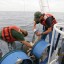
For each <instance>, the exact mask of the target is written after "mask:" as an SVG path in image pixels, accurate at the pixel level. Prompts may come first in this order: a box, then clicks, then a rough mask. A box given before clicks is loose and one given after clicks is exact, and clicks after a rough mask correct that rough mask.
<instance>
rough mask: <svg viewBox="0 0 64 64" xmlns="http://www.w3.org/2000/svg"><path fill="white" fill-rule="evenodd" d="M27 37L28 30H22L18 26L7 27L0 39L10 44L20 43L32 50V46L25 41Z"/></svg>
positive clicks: (0, 34)
mask: <svg viewBox="0 0 64 64" xmlns="http://www.w3.org/2000/svg"><path fill="white" fill-rule="evenodd" d="M27 35H28V32H27V31H26V30H23V29H20V28H19V27H17V26H7V27H4V28H3V29H2V31H1V32H0V39H2V40H4V41H6V42H7V43H8V44H9V43H10V44H13V43H14V41H19V42H20V43H23V44H25V45H26V46H28V47H30V48H32V45H31V44H30V43H29V42H27V41H25V39H24V37H26V36H27Z"/></svg>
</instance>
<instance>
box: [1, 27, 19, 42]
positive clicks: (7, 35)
mask: <svg viewBox="0 0 64 64" xmlns="http://www.w3.org/2000/svg"><path fill="white" fill-rule="evenodd" d="M11 29H14V30H16V31H19V28H18V27H16V26H8V27H4V28H3V29H2V38H3V40H4V41H7V42H14V41H16V39H15V38H13V36H12V34H11Z"/></svg>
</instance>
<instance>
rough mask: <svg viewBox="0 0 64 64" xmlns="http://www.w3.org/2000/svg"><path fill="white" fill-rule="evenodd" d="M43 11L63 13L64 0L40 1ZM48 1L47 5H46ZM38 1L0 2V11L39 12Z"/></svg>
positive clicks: (0, 0)
mask: <svg viewBox="0 0 64 64" xmlns="http://www.w3.org/2000/svg"><path fill="white" fill-rule="evenodd" d="M42 1H43V2H42V3H43V6H47V7H44V8H43V9H44V11H51V12H64V0H42ZM47 1H48V3H47ZM39 2H40V0H0V11H37V10H41V8H40V3H39Z"/></svg>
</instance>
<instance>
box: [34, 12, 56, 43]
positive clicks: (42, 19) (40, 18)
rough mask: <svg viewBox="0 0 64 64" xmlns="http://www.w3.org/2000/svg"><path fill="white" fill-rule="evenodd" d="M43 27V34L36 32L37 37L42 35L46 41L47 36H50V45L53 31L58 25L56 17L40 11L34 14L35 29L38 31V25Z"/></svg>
mask: <svg viewBox="0 0 64 64" xmlns="http://www.w3.org/2000/svg"><path fill="white" fill-rule="evenodd" d="M39 23H40V24H41V25H43V32H36V35H37V36H40V35H41V39H44V40H45V39H46V36H47V35H48V34H49V43H50V42H51V37H52V31H53V26H54V24H56V23H57V21H56V19H55V17H54V16H53V15H51V14H45V13H43V14H42V13H41V12H39V11H37V12H35V14H34V26H33V29H34V30H35V31H36V24H39Z"/></svg>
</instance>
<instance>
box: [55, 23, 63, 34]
mask: <svg viewBox="0 0 64 64" xmlns="http://www.w3.org/2000/svg"><path fill="white" fill-rule="evenodd" d="M57 27H64V23H63V24H62V23H60V24H59V23H57V24H55V25H54V29H55V30H56V31H57V32H58V33H60V34H62V35H64V32H63V31H61V30H59V29H58V28H57Z"/></svg>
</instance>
